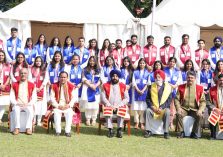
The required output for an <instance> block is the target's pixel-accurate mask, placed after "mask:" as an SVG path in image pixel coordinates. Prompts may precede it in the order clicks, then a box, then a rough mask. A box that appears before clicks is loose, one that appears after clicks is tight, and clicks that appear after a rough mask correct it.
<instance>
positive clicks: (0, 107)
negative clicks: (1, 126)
mask: <svg viewBox="0 0 223 157" xmlns="http://www.w3.org/2000/svg"><path fill="white" fill-rule="evenodd" d="M5 107H6V106H5V105H0V120H2V117H3V115H4V113H5Z"/></svg>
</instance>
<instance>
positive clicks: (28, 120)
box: [12, 106, 33, 129]
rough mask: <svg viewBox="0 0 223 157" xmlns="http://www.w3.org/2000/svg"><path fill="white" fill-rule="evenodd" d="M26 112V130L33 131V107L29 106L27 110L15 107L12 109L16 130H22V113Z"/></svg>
mask: <svg viewBox="0 0 223 157" xmlns="http://www.w3.org/2000/svg"><path fill="white" fill-rule="evenodd" d="M21 111H25V112H26V118H25V119H26V122H25V123H26V129H32V121H33V106H27V107H26V108H21V107H19V106H14V107H13V108H12V112H13V113H14V116H15V119H14V124H15V128H19V129H20V112H21Z"/></svg>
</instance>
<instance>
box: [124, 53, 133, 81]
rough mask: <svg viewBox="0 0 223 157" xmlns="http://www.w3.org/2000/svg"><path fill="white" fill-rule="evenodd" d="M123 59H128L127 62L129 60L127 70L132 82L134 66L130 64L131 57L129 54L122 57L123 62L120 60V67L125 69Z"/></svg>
mask: <svg viewBox="0 0 223 157" xmlns="http://www.w3.org/2000/svg"><path fill="white" fill-rule="evenodd" d="M125 60H128V62H129V66H128V67H127V70H128V72H129V78H130V82H132V75H133V71H134V68H133V66H132V61H131V59H130V58H129V56H126V57H124V58H123V62H122V67H121V69H125V65H124V61H125Z"/></svg>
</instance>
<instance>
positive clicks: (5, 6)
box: [0, 0, 24, 12]
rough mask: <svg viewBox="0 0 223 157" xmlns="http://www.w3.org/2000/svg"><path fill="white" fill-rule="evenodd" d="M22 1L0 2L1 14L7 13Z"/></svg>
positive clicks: (8, 0) (7, 0) (2, 0)
mask: <svg viewBox="0 0 223 157" xmlns="http://www.w3.org/2000/svg"><path fill="white" fill-rule="evenodd" d="M23 1H24V0H0V10H1V11H3V12H4V11H7V10H9V9H11V8H13V7H15V6H16V5H18V4H20V3H22V2H23Z"/></svg>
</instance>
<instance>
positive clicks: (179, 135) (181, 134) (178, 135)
mask: <svg viewBox="0 0 223 157" xmlns="http://www.w3.org/2000/svg"><path fill="white" fill-rule="evenodd" d="M184 137H185V134H184V132H183V131H182V132H180V133H177V138H184Z"/></svg>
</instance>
